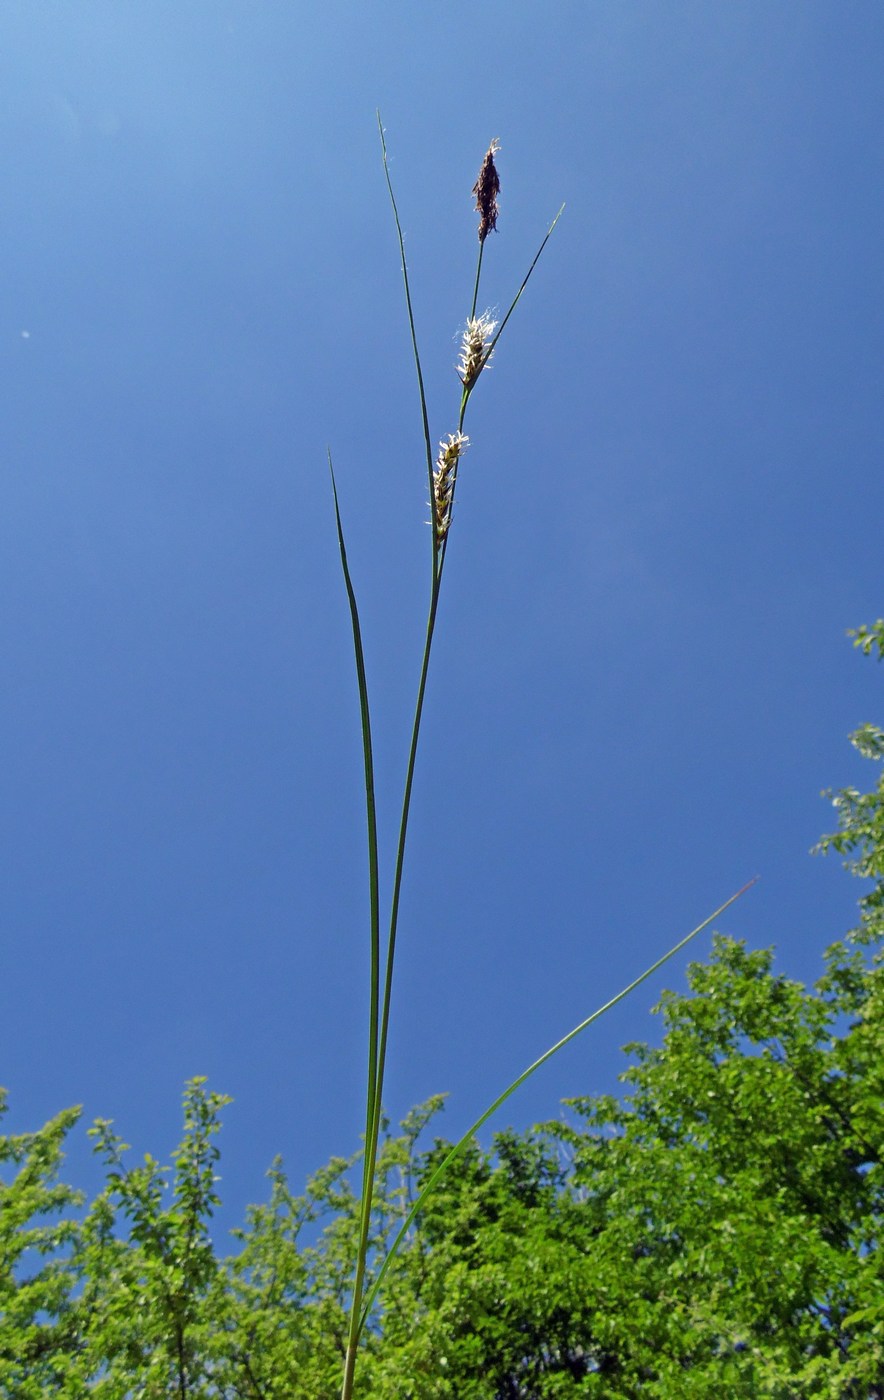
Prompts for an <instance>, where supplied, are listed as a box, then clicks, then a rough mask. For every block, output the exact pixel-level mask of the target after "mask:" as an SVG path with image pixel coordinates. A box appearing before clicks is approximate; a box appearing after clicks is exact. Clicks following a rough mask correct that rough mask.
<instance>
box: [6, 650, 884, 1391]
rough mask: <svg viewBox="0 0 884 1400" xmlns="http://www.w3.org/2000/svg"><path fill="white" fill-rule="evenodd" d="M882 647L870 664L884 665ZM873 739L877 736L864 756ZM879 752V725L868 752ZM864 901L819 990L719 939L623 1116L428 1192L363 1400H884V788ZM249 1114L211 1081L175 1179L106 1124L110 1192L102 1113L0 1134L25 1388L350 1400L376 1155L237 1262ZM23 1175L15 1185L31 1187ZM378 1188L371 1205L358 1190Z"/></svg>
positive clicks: (850, 818)
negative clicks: (72, 1172) (237, 1148)
mask: <svg viewBox="0 0 884 1400" xmlns="http://www.w3.org/2000/svg"><path fill="white" fill-rule="evenodd" d="M869 650H871V648H869ZM869 733H872V734H873V735H877V736H879V737H878V738H873V739H872V741H871V742H867V740H866V737H865V736H867V735H868V734H869ZM860 734H861V735H862V736H864V737H863V739H862V744H861V751H862V752H863V753H865V754H866V756H867V757H868V758H870V759H871V760H873V761H880V759H881V757H882V746H881V742H880V731H877V730H870V729H869V728H868V727H867V728H866V729H865V730H862V731H860ZM835 807H836V811H837V813H838V830H837V832H836V833H834V834H833V835H831V836H829V837H826V838H825V839H824V841H823V843H822V848H823V849H834V850H837V851H838V852H840V853H841V854H843V855H844V856H845V858H846V860H847V863H848V866H849V868H850V869H852V870H853V871H854V872H855V873H857V874H859V875H860V876H862V877H863V878H865V879H870V880H871V882H872V884H871V887H870V888H869V889H868V890H867V891H866V892H865V893H864V895H863V897H862V899H861V901H860V911H861V917H860V924H859V927H858V928H857V929H856V930H854V931H853V932H852V933H851V934H848V935H847V937H846V938H845V939H844V940H842V941H840V942H838V943H835V944H834V945H832V947H831V948H830V949H829V951H828V953H827V955H826V962H825V969H824V972H823V975H822V976H821V978H820V980H819V981H818V982H817V984H816V985H815V986H814V987H813V988H807V987H804V986H802V985H800V984H799V983H797V982H795V981H792V980H790V979H788V978H787V977H784V976H782V975H781V974H779V973H778V972H777V971H776V969H775V968H774V964H773V957H772V954H771V953H770V951H766V950H760V951H750V950H749V949H747V948H746V947H745V946H744V945H743V944H741V943H737V942H734V941H733V940H730V939H727V938H716V940H715V942H714V946H713V950H712V954H711V957H710V958H709V959H708V960H707V961H705V962H696V963H694V964H693V965H692V966H691V967H690V969H689V973H688V988H687V990H686V991H685V992H683V993H678V994H676V993H667V994H666V995H665V996H664V997H663V998H662V1000H661V1002H660V1005H659V1007H658V1012H659V1015H660V1018H661V1024H662V1032H663V1034H662V1037H661V1041H660V1044H659V1045H658V1046H656V1047H652V1046H648V1045H644V1044H638V1045H633V1046H631V1047H629V1049H630V1052H631V1060H632V1063H631V1067H630V1068H629V1069H628V1071H627V1072H626V1073H625V1075H624V1076H623V1078H624V1084H625V1088H624V1094H623V1096H622V1097H621V1098H617V1097H602V1098H583V1099H576V1100H572V1101H571V1102H570V1105H569V1117H568V1119H567V1120H566V1121H565V1120H563V1121H557V1122H552V1123H548V1124H545V1125H542V1126H540V1127H538V1128H536V1129H534V1130H533V1131H532V1132H529V1133H526V1134H517V1133H513V1132H504V1133H500V1134H498V1135H497V1137H496V1138H495V1140H494V1144H493V1147H492V1148H491V1149H490V1150H485V1149H483V1148H482V1147H481V1146H480V1145H479V1144H478V1143H477V1142H475V1141H473V1142H472V1144H470V1145H469V1146H468V1148H467V1150H466V1151H465V1152H464V1153H463V1154H462V1155H461V1156H460V1157H459V1158H458V1159H457V1161H456V1162H455V1163H453V1164H452V1166H451V1167H450V1169H449V1171H448V1172H447V1174H446V1175H445V1176H444V1177H443V1178H442V1179H441V1180H440V1182H439V1184H438V1187H437V1189H436V1190H435V1191H434V1192H433V1194H432V1195H431V1196H429V1197H427V1198H426V1200H425V1201H424V1202H423V1204H422V1206H421V1208H420V1210H419V1213H418V1215H417V1217H416V1219H415V1220H414V1221H413V1223H412V1225H411V1227H410V1229H409V1231H408V1234H407V1236H406V1240H405V1244H404V1246H403V1248H402V1249H401V1250H400V1251H399V1253H398V1254H397V1255H396V1256H395V1259H394V1261H393V1263H392V1265H391V1266H390V1268H389V1271H388V1273H387V1275H386V1277H385V1287H384V1291H383V1293H382V1294H381V1295H380V1298H381V1303H380V1305H379V1306H376V1307H375V1309H374V1311H373V1312H372V1314H371V1316H370V1318H369V1321H368V1324H367V1326H366V1329H365V1331H364V1334H363V1342H362V1348H361V1359H360V1370H359V1372H358V1374H357V1376H356V1379H355V1389H354V1394H355V1395H356V1396H358V1397H361V1400H571V1397H574V1400H576V1398H577V1397H581V1400H582V1398H583V1397H595V1396H597V1397H604V1400H633V1397H636V1400H638V1397H659V1400H664V1397H665V1400H671V1397H676V1396H677V1397H679V1400H681V1397H684V1398H685V1400H719V1397H724V1398H725V1400H728V1398H729V1397H741V1396H746V1397H750V1396H751V1397H755V1396H758V1397H770V1400H814V1397H819V1400H881V1398H882V1397H884V1268H882V1263H881V1257H880V1250H879V1239H880V1234H881V1225H882V1208H884V1160H882V1149H884V959H882V955H881V949H882V947H884V940H882V936H881V935H882V923H881V918H882V916H881V910H882V905H884V894H882V891H884V815H882V814H884V788H882V784H881V782H880V781H879V782H878V784H877V785H876V786H875V787H874V789H873V790H872V791H871V792H870V793H866V794H860V793H858V792H854V791H853V790H850V791H848V792H846V793H845V792H842V793H839V794H838V795H837V797H836V798H835ZM226 1103H227V1100H226V1099H225V1098H223V1097H222V1096H221V1095H218V1094H213V1093H210V1092H209V1091H208V1090H207V1088H206V1086H205V1084H204V1083H203V1081H201V1080H194V1081H192V1082H191V1083H190V1084H189V1085H188V1086H187V1088H186V1092H185V1097H184V1132H183V1136H182V1141H181V1144H180V1146H179V1148H178V1150H177V1151H176V1153H175V1154H174V1157H173V1161H172V1164H171V1166H169V1167H163V1166H160V1164H159V1163H158V1162H157V1161H155V1160H154V1159H153V1158H152V1157H150V1156H146V1157H145V1158H144V1160H143V1161H142V1162H140V1163H135V1164H132V1165H129V1164H128V1153H129V1149H128V1148H126V1146H125V1144H123V1143H122V1142H121V1141H120V1140H119V1138H118V1137H117V1136H116V1134H115V1133H114V1132H113V1130H112V1127H111V1125H110V1124H109V1123H106V1122H100V1123H98V1124H96V1126H95V1128H93V1130H92V1133H93V1136H94V1140H95V1147H96V1151H97V1153H98V1154H99V1156H100V1158H101V1160H102V1161H103V1163H104V1169H105V1186H104V1189H103V1190H102V1191H101V1192H100V1193H99V1194H98V1196H97V1197H96V1198H95V1200H93V1201H92V1202H91V1204H90V1205H89V1206H88V1208H85V1209H84V1208H83V1202H82V1198H81V1196H80V1195H79V1194H78V1193H77V1192H76V1191H74V1190H72V1189H71V1188H70V1187H68V1186H65V1185H64V1184H62V1183H61V1182H60V1180H59V1171H60V1167H61V1162H62V1156H63V1145H64V1140H65V1137H66V1135H67V1134H68V1133H69V1132H70V1131H71V1130H72V1129H73V1128H74V1126H75V1124H76V1122H77V1119H78V1111H77V1110H76V1109H72V1110H69V1111H67V1112H66V1113H63V1114H59V1115H58V1116H57V1117H56V1118H54V1119H53V1120H52V1121H51V1122H50V1123H48V1124H47V1125H46V1126H45V1127H44V1128H42V1129H40V1130H39V1131H37V1132H34V1133H30V1134H22V1135H19V1136H8V1137H0V1164H2V1171H3V1176H2V1179H0V1396H2V1397H3V1398H4V1400H38V1397H43V1396H62V1397H71V1400H85V1397H92V1396H95V1397H99V1400H130V1397H131V1400H136V1397H137V1400H161V1398H162V1400H165V1398H166V1397H169V1398H170V1400H172V1398H173V1397H178V1400H184V1397H192V1398H193V1400H209V1397H212V1400H221V1398H222V1397H223V1400H328V1397H329V1396H332V1395H334V1394H335V1393H336V1391H337V1389H338V1386H339V1377H340V1373H341V1368H342V1363H343V1359H344V1357H345V1354H346V1351H347V1345H348V1334H349V1328H350V1321H349V1315H350V1307H351V1302H352V1277H351V1271H352V1259H353V1256H354V1251H355V1249H356V1246H357V1243H358V1240H359V1238H360V1230H361V1225H360V1200H359V1194H358V1193H357V1192H356V1190H355V1189H354V1187H353V1185H352V1184H351V1178H352V1177H353V1175H354V1173H355V1176H356V1177H357V1179H358V1178H359V1177H360V1175H361V1168H360V1167H359V1165H358V1163H359V1160H360V1159H359V1158H356V1157H354V1158H352V1159H350V1160H347V1159H343V1158H341V1159H335V1160H334V1161H332V1162H331V1163H329V1165H328V1166H327V1167H325V1168H324V1169H323V1170H322V1171H320V1172H318V1173H317V1174H316V1175H315V1176H314V1177H313V1178H312V1179H311V1181H310V1182H309V1183H308V1185H307V1188H306V1190H305V1192H304V1194H303V1195H300V1196H296V1195H294V1194H293V1193H292V1192H291V1190H290V1188H289V1185H288V1182H287V1180H286V1177H285V1174H284V1172H283V1169H282V1166H281V1164H280V1163H279V1162H276V1163H274V1165H273V1167H272V1168H271V1170H270V1173H269V1178H270V1192H269V1199H268V1200H267V1202H266V1203H265V1204H262V1205H257V1206H253V1207H251V1208H250V1209H249V1211H248V1214H247V1218H246V1221H245V1224H244V1225H243V1227H242V1228H241V1229H239V1230H237V1231H235V1232H234V1234H235V1251H234V1252H233V1253H232V1254H231V1255H230V1256H229V1257H223V1256H222V1255H221V1254H220V1253H219V1252H218V1251H217V1249H216V1246H215V1244H214V1243H213V1239H212V1235H211V1219H212V1212H213V1210H214V1208H215V1206H216V1205H217V1178H216V1175H215V1169H216V1165H217V1159H218V1148H217V1132H218V1128H219V1120H220V1114H221V1111H222V1109H223V1108H224V1106H225V1104H226ZM441 1106H442V1101H441V1099H434V1100H432V1101H430V1102H429V1103H428V1104H426V1105H424V1106H423V1107H422V1108H420V1109H417V1110H415V1111H414V1112H413V1113H412V1114H410V1115H409V1117H408V1118H407V1119H406V1121H405V1122H404V1123H403V1124H402V1126H401V1130H400V1131H399V1133H398V1134H391V1133H390V1132H389V1129H388V1127H387V1126H386V1125H385V1124H382V1125H381V1127H382V1133H383V1136H382V1140H381V1143H380V1148H379V1152H378V1157H377V1166H376V1171H375V1174H374V1190H373V1198H372V1199H373V1204H372V1213H371V1221H370V1229H369V1241H368V1242H369V1247H368V1254H367V1260H366V1265H367V1268H366V1276H365V1282H366V1289H367V1290H369V1289H370V1287H371V1284H372V1281H373V1279H374V1278H376V1277H377V1272H378V1269H379V1267H380V1264H381V1261H382V1260H383V1259H384V1258H385V1256H386V1255H387V1253H388V1251H389V1246H390V1242H391V1240H392V1239H393V1238H394V1237H395V1235H396V1234H397V1232H398V1230H399V1227H400V1225H401V1223H402V1222H403V1221H404V1220H405V1219H407V1217H408V1215H409V1212H410V1210H411V1206H412V1203H413V1202H414V1201H415V1200H417V1199H419V1197H420V1192H421V1189H422V1187H423V1185H424V1183H425V1182H426V1181H427V1180H429V1178H430V1177H431V1176H432V1174H433V1173H434V1171H435V1170H436V1167H437V1165H438V1163H439V1162H440V1161H441V1160H442V1159H443V1158H444V1157H445V1155H446V1153H447V1152H448V1149H449V1145H448V1144H447V1143H446V1142H444V1141H443V1140H442V1139H441V1138H436V1140H435V1141H434V1143H433V1145H432V1146H430V1147H426V1146H422V1145H421V1144H422V1142H423V1137H424V1136H425V1130H426V1129H427V1127H428V1125H429V1124H430V1123H431V1120H433V1119H434V1116H435V1115H437V1114H438V1112H439V1111H440V1109H441ZM7 1178H8V1179H7ZM361 1184H362V1183H361V1182H359V1185H360V1186H361Z"/></svg>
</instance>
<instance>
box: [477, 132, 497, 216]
mask: <svg viewBox="0 0 884 1400" xmlns="http://www.w3.org/2000/svg"><path fill="white" fill-rule="evenodd" d="M499 150H500V142H499V141H498V139H497V137H496V136H495V138H494V140H493V141H492V142H491V145H490V146H489V147H488V150H487V151H486V152H485V159H484V160H483V161H482V169H481V170H480V171H479V178H478V180H477V181H476V183H475V184H474V185H473V194H474V195H475V196H476V209H477V210H478V213H479V242H480V243H484V242H485V239H486V238H487V237H488V235H489V233H490V232H491V230H492V229H494V228H497V216H498V214H499V213H500V210H499V209H498V207H497V196H498V195H499V194H500V176H499V175H498V173H497V168H496V166H495V164H494V157H495V156H496V155H497V152H498V151H499Z"/></svg>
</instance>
